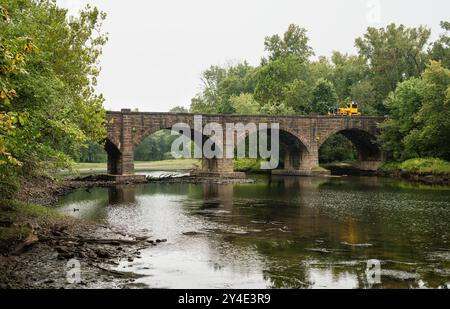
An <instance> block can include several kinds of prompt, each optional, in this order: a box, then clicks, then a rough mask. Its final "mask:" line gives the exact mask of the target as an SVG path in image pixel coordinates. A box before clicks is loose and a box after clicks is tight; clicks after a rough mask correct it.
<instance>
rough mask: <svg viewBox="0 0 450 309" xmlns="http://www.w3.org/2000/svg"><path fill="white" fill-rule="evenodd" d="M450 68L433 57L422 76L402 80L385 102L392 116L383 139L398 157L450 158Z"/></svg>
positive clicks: (384, 146)
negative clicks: (449, 138)
mask: <svg viewBox="0 0 450 309" xmlns="http://www.w3.org/2000/svg"><path fill="white" fill-rule="evenodd" d="M449 89H450V70H448V69H446V68H443V67H442V65H441V64H440V63H439V62H435V61H432V62H431V63H430V64H429V65H428V67H427V69H426V70H425V72H424V73H423V74H422V76H421V78H413V79H410V80H407V81H405V82H402V83H400V84H399V85H398V87H397V89H396V90H395V91H394V92H392V93H391V94H390V95H389V97H388V99H387V100H386V102H385V104H386V107H387V109H388V110H389V111H390V118H389V119H388V120H387V121H385V122H384V123H383V124H382V125H381V129H382V134H381V135H380V137H379V142H380V144H381V146H382V148H383V149H384V150H385V151H387V152H388V153H390V154H391V155H392V157H393V158H394V159H395V160H406V159H409V158H414V157H438V158H442V159H445V160H449V159H450V145H449V143H448V137H449V136H450V104H449V100H450V95H449V93H450V91H449Z"/></svg>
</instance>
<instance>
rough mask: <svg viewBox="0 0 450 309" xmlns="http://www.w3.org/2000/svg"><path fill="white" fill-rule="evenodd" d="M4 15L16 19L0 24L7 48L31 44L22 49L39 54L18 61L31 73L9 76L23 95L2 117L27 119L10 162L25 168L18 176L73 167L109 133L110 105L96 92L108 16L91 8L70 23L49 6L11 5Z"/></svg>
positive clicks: (14, 139) (11, 143)
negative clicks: (18, 43) (77, 158)
mask: <svg viewBox="0 0 450 309" xmlns="http://www.w3.org/2000/svg"><path fill="white" fill-rule="evenodd" d="M4 9H5V10H7V11H8V12H9V14H10V16H11V17H12V18H11V21H9V22H0V33H1V34H2V44H3V42H10V41H12V40H15V38H18V37H20V38H27V39H26V42H25V43H26V44H31V45H21V46H23V48H24V49H25V48H26V49H28V50H30V49H32V52H29V53H28V54H26V55H25V54H24V53H23V54H22V56H21V57H19V58H22V57H23V58H24V59H25V62H26V72H24V71H23V70H19V71H17V73H16V74H13V75H9V76H8V77H7V78H5V79H4V78H3V77H2V81H5V83H6V84H9V85H11V86H12V87H13V88H14V89H15V91H16V94H17V95H16V98H15V99H14V104H10V105H8V106H5V107H4V108H3V107H2V112H3V113H6V114H12V113H14V114H17V115H21V118H18V122H17V123H16V125H15V130H14V131H15V132H14V135H13V136H7V137H6V138H5V144H6V147H7V148H8V149H9V151H10V153H11V155H12V156H13V157H15V158H17V160H19V161H21V162H22V166H21V167H20V168H19V167H17V168H15V169H14V174H15V175H19V174H20V175H23V176H27V175H33V174H41V173H46V172H47V171H48V170H49V169H52V168H58V167H62V166H64V167H66V166H69V164H70V162H71V158H70V156H72V157H75V156H76V155H77V153H78V152H79V150H80V149H81V148H82V147H83V146H84V145H85V144H86V143H87V142H88V141H100V140H102V139H103V138H104V137H105V134H106V128H105V126H104V124H105V118H104V116H105V110H104V108H103V106H102V104H103V101H104V99H103V97H102V96H101V95H98V94H96V93H95V91H94V86H95V84H96V81H97V76H98V74H99V71H100V68H99V66H98V60H99V57H100V55H101V53H102V46H103V45H104V44H105V43H106V40H107V39H106V36H105V35H103V34H102V32H101V24H102V21H103V20H104V19H105V14H103V13H102V12H100V11H98V10H97V9H95V8H90V7H89V6H88V7H86V9H84V10H83V11H81V12H80V15H79V16H78V17H72V18H70V19H69V17H68V16H67V11H66V10H64V9H61V8H59V7H57V5H56V4H55V2H54V1H50V0H43V1H34V0H23V1H8V2H6V4H5V7H4ZM28 38H30V39H28ZM22 44H24V43H22ZM0 169H4V167H2V166H0ZM2 172H3V171H2ZM11 177H12V176H11Z"/></svg>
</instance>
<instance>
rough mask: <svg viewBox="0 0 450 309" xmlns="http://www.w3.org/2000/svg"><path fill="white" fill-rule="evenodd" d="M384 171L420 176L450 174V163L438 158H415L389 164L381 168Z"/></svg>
mask: <svg viewBox="0 0 450 309" xmlns="http://www.w3.org/2000/svg"><path fill="white" fill-rule="evenodd" d="M381 169H382V170H384V171H393V170H401V171H405V172H413V173H419V174H428V173H433V174H450V162H448V161H445V160H441V159H436V158H413V159H409V160H406V161H404V162H389V163H386V164H384V165H383V166H382V167H381Z"/></svg>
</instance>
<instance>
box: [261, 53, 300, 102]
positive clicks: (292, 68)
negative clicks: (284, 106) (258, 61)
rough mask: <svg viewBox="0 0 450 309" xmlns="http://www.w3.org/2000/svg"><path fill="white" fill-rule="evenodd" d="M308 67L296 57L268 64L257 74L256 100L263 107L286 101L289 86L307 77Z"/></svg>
mask: <svg viewBox="0 0 450 309" xmlns="http://www.w3.org/2000/svg"><path fill="white" fill-rule="evenodd" d="M307 70H308V67H307V65H306V64H305V63H304V62H303V61H302V60H300V59H299V58H297V57H295V56H289V57H286V58H282V59H277V60H273V61H270V62H268V63H266V64H265V65H263V66H261V67H259V68H258V69H257V71H256V73H255V75H256V76H255V78H256V87H255V92H254V96H255V99H256V100H257V101H258V102H260V103H261V104H262V105H264V104H267V103H272V104H276V103H282V102H284V101H285V99H286V93H287V90H288V89H289V86H288V85H289V84H290V83H292V82H294V81H295V80H301V79H302V77H304V76H305V75H307V74H306V73H307Z"/></svg>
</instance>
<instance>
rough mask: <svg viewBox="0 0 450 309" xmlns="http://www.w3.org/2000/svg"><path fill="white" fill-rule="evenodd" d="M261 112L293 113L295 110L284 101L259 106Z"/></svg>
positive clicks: (269, 113) (272, 113) (265, 113)
mask: <svg viewBox="0 0 450 309" xmlns="http://www.w3.org/2000/svg"><path fill="white" fill-rule="evenodd" d="M261 114H264V115H294V114H295V111H294V109H293V108H292V107H290V106H286V104H284V103H279V104H274V103H267V104H264V105H263V106H262V107H261Z"/></svg>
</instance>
